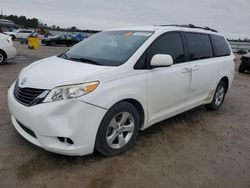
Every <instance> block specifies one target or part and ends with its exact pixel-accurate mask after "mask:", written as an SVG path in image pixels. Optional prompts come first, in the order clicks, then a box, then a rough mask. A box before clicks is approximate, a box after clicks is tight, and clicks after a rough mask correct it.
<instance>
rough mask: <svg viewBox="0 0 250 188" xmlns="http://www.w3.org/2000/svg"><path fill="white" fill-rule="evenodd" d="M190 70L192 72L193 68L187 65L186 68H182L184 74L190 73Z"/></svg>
mask: <svg viewBox="0 0 250 188" xmlns="http://www.w3.org/2000/svg"><path fill="white" fill-rule="evenodd" d="M189 72H191V69H190V68H187V67H185V68H183V69H182V73H183V74H184V73H189Z"/></svg>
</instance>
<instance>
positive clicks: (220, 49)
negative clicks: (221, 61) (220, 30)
mask: <svg viewBox="0 0 250 188" xmlns="http://www.w3.org/2000/svg"><path fill="white" fill-rule="evenodd" d="M211 38H212V40H213V43H214V46H215V49H216V56H217V57H219V56H227V55H230V54H231V51H230V48H229V46H228V44H227V42H226V40H225V38H224V37H222V36H219V35H211Z"/></svg>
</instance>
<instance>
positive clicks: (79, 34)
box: [72, 33, 86, 41]
mask: <svg viewBox="0 0 250 188" xmlns="http://www.w3.org/2000/svg"><path fill="white" fill-rule="evenodd" d="M72 37H74V38H75V39H77V40H78V41H82V40H83V39H85V38H86V36H85V35H84V34H83V33H77V34H74V35H72Z"/></svg>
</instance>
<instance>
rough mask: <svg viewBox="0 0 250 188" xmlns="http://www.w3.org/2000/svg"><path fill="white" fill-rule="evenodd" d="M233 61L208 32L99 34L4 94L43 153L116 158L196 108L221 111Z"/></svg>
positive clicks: (28, 73) (31, 70)
mask: <svg viewBox="0 0 250 188" xmlns="http://www.w3.org/2000/svg"><path fill="white" fill-rule="evenodd" d="M234 58H235V57H234V55H233V53H232V51H231V49H230V46H229V45H228V42H227V41H226V40H225V38H224V37H223V35H221V34H219V33H218V32H217V31H215V30H212V29H210V28H207V27H205V28H200V27H197V26H193V25H186V26H173V25H172V26H152V27H136V28H125V29H116V30H110V31H105V32H100V33H98V34H95V35H93V36H91V37H90V38H88V39H85V40H83V41H82V42H80V43H78V44H77V45H75V46H73V47H72V48H70V49H69V50H68V51H66V52H65V53H63V54H61V55H58V56H54V57H50V58H46V59H43V60H40V61H37V62H36V63H33V64H31V65H29V66H28V67H26V68H24V69H23V70H22V71H21V73H20V74H19V76H18V78H17V80H16V81H15V82H14V83H13V84H12V86H11V87H10V89H9V92H8V103H9V109H10V111H11V114H12V123H13V125H14V126H15V128H16V130H17V131H18V132H19V133H20V134H21V135H22V136H23V137H24V138H26V139H27V140H28V141H30V142H31V143H33V144H35V145H37V146H40V147H42V148H44V149H46V150H48V151H52V152H56V153H60V154H66V155H86V154H89V153H92V152H93V151H94V149H96V150H98V151H99V152H101V153H102V154H104V155H107V156H113V155H118V154H121V153H123V152H125V151H127V150H128V149H129V148H130V147H131V146H132V145H133V143H134V142H135V139H136V137H137V135H138V133H139V130H143V129H146V128H148V127H150V126H151V125H153V124H155V123H157V122H159V121H162V120H164V119H167V118H169V117H172V116H174V115H177V114H179V113H182V112H184V111H187V110H189V109H192V108H194V107H197V106H199V105H205V106H206V108H207V109H210V110H218V109H219V108H220V106H221V105H222V104H223V101H224V97H225V95H226V93H227V91H228V90H229V89H230V87H231V84H232V80H233V77H234ZM214 115H216V114H214Z"/></svg>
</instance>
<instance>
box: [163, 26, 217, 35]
mask: <svg viewBox="0 0 250 188" xmlns="http://www.w3.org/2000/svg"><path fill="white" fill-rule="evenodd" d="M159 26H176V27H187V28H194V29H204V30H209V31H212V32H216V33H218V31H217V30H215V29H211V28H209V27H207V26H205V27H200V26H196V25H193V24H188V25H175V24H170V25H159Z"/></svg>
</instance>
